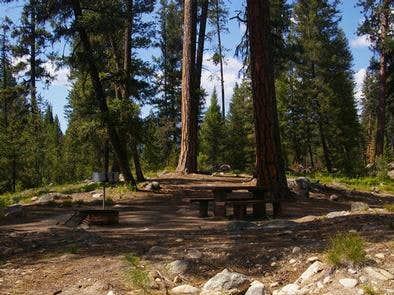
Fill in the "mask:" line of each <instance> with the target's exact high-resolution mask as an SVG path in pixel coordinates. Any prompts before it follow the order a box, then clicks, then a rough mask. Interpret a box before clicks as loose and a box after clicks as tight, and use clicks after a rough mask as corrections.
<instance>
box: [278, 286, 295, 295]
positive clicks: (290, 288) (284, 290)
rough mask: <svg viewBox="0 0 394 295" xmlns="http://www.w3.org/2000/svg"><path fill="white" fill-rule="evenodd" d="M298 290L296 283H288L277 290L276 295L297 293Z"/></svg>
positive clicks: (293, 294)
mask: <svg viewBox="0 0 394 295" xmlns="http://www.w3.org/2000/svg"><path fill="white" fill-rule="evenodd" d="M299 291H300V286H298V285H297V284H288V285H286V286H284V287H283V288H282V289H281V290H280V291H279V292H278V295H296V294H298V293H299Z"/></svg>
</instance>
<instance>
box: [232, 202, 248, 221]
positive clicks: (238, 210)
mask: <svg viewBox="0 0 394 295" xmlns="http://www.w3.org/2000/svg"><path fill="white" fill-rule="evenodd" d="M245 216H246V205H245V204H234V219H236V220H243V219H245Z"/></svg>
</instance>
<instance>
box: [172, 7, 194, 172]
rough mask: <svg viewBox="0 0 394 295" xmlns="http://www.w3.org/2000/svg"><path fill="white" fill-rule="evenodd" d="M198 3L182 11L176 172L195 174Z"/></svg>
mask: <svg viewBox="0 0 394 295" xmlns="http://www.w3.org/2000/svg"><path fill="white" fill-rule="evenodd" d="M196 15H197V1H196V0H185V1H184V9H183V19H184V23H183V32H184V35H183V56H182V99H181V114H182V115H181V120H182V132H181V151H180V155H179V160H178V167H177V169H176V171H177V172H181V173H193V172H197V115H198V114H197V113H198V103H197V102H196V99H195V98H196V94H195V93H194V92H195V88H194V85H195V81H194V78H195V75H194V74H195V72H196V71H195V52H196V42H195V40H196Z"/></svg>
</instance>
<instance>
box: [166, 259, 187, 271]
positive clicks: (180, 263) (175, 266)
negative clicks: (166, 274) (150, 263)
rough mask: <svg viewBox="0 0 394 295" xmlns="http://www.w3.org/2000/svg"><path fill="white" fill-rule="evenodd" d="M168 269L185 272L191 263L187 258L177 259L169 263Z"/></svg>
mask: <svg viewBox="0 0 394 295" xmlns="http://www.w3.org/2000/svg"><path fill="white" fill-rule="evenodd" d="M167 267H168V270H169V271H170V272H171V273H173V274H185V273H186V272H187V271H188V269H189V267H190V265H189V262H188V261H186V260H175V261H173V262H171V263H169V264H168V266H167Z"/></svg>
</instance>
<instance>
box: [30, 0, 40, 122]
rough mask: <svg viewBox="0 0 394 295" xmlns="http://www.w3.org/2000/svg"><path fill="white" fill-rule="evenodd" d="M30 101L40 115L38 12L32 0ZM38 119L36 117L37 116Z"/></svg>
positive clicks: (32, 107) (34, 113)
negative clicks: (37, 71)
mask: <svg viewBox="0 0 394 295" xmlns="http://www.w3.org/2000/svg"><path fill="white" fill-rule="evenodd" d="M30 9H31V11H30V37H31V40H30V60H29V62H30V81H29V82H30V103H31V112H32V114H33V115H35V116H37V115H38V103H37V87H36V14H35V6H34V5H33V4H32V2H31V1H30ZM35 120H36V118H35Z"/></svg>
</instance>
